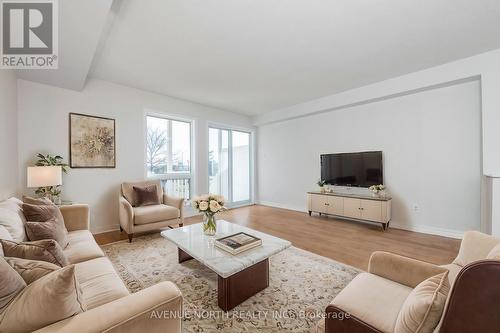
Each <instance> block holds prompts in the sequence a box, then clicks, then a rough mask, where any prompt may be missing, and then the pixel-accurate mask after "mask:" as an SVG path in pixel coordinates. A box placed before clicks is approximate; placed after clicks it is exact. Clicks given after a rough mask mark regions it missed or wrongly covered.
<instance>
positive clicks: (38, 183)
mask: <svg viewBox="0 0 500 333" xmlns="http://www.w3.org/2000/svg"><path fill="white" fill-rule="evenodd" d="M27 179H28V187H46V186H56V185H62V169H61V167H60V166H36V167H28V177H27Z"/></svg>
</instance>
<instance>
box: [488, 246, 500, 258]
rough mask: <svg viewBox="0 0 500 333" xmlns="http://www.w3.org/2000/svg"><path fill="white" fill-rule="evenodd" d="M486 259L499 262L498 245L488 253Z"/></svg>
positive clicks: (499, 250)
mask: <svg viewBox="0 0 500 333" xmlns="http://www.w3.org/2000/svg"><path fill="white" fill-rule="evenodd" d="M486 259H493V260H500V244H498V245H497V246H495V247H494V248H493V249H492V250H491V251H490V253H488V255H487V256H486Z"/></svg>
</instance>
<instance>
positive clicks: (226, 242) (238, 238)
mask: <svg viewBox="0 0 500 333" xmlns="http://www.w3.org/2000/svg"><path fill="white" fill-rule="evenodd" d="M260 245H262V240H261V239H260V238H257V237H254V236H252V235H249V234H246V233H244V232H238V233H237V234H234V235H230V236H226V237H223V238H219V239H216V240H215V246H217V247H218V248H219V249H221V250H224V251H227V252H229V253H231V254H233V255H235V254H238V253H241V252H243V251H246V250H249V249H252V248H254V247H256V246H260Z"/></svg>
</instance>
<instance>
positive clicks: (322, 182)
mask: <svg viewBox="0 0 500 333" xmlns="http://www.w3.org/2000/svg"><path fill="white" fill-rule="evenodd" d="M316 184H318V186H319V190H320V192H321V193H324V192H325V184H326V181H325V180H321V179H319V180H318V181H317V182H316Z"/></svg>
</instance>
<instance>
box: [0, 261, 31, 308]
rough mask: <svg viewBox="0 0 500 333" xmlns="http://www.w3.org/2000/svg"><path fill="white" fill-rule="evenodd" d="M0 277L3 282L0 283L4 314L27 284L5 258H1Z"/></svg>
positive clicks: (0, 296) (0, 302) (0, 297)
mask: <svg viewBox="0 0 500 333" xmlns="http://www.w3.org/2000/svg"><path fill="white" fill-rule="evenodd" d="M0 276H1V281H2V283H0V313H2V312H3V311H5V309H6V308H7V305H8V304H9V303H10V301H12V300H13V299H14V298H15V297H16V296H17V295H18V294H19V293H20V292H21V291H22V290H23V289H24V288H25V287H26V282H24V280H23V278H22V277H21V275H19V274H18V273H17V272H16V270H15V269H13V268H12V267H11V266H10V265H9V264H8V263H7V261H6V260H5V259H4V258H0Z"/></svg>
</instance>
